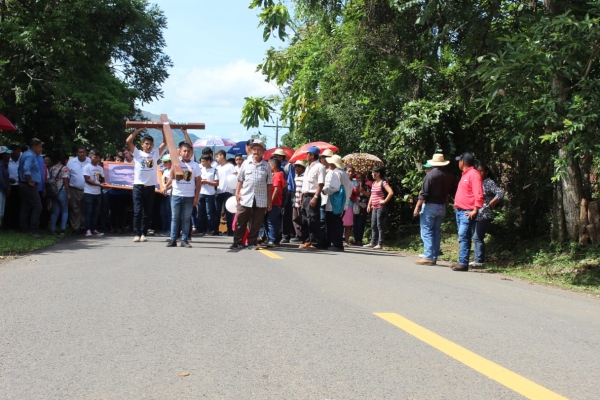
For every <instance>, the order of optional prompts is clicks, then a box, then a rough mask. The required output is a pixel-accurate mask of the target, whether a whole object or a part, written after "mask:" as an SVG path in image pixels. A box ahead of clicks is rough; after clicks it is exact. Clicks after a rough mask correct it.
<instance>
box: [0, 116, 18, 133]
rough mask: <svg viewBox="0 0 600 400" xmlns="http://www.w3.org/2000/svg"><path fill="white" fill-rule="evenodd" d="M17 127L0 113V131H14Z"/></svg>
mask: <svg viewBox="0 0 600 400" xmlns="http://www.w3.org/2000/svg"><path fill="white" fill-rule="evenodd" d="M16 130H17V128H15V126H14V125H13V124H12V122H10V121H9V120H8V118H6V117H5V116H4V115H2V114H0V131H16Z"/></svg>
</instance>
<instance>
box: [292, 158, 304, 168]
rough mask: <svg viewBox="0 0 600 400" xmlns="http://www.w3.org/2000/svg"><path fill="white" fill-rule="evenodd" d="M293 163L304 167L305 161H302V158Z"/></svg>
mask: <svg viewBox="0 0 600 400" xmlns="http://www.w3.org/2000/svg"><path fill="white" fill-rule="evenodd" d="M294 165H299V166H301V167H303V168H306V161H304V160H298V161H296V162H295V163H294Z"/></svg>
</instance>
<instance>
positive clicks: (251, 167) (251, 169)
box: [230, 140, 273, 250]
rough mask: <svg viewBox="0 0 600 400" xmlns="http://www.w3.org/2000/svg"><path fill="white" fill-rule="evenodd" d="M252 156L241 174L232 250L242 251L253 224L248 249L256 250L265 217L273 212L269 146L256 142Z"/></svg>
mask: <svg viewBox="0 0 600 400" xmlns="http://www.w3.org/2000/svg"><path fill="white" fill-rule="evenodd" d="M250 146H251V149H252V150H251V151H252V156H251V158H249V159H248V160H246V161H245V162H244V163H243V164H242V167H241V169H240V172H239V174H238V183H237V188H236V192H235V198H236V200H237V204H238V212H237V216H236V224H235V232H234V234H233V244H232V245H231V246H230V249H232V250H239V249H241V248H242V245H241V243H242V239H243V237H244V234H245V231H246V226H247V225H248V223H250V233H249V234H248V248H249V249H256V248H257V247H256V244H257V239H258V231H259V230H260V227H261V225H262V223H263V221H264V218H265V214H266V213H267V211H270V210H271V204H272V203H271V201H272V199H271V197H270V196H269V194H270V193H271V186H272V183H273V181H272V179H273V178H272V174H271V167H270V166H269V164H268V163H267V162H266V161H263V159H262V156H263V153H264V152H265V145H264V143H263V142H261V141H260V140H254V141H253V142H252V144H251V145H250Z"/></svg>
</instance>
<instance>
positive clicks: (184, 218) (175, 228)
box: [171, 196, 194, 241]
mask: <svg viewBox="0 0 600 400" xmlns="http://www.w3.org/2000/svg"><path fill="white" fill-rule="evenodd" d="M193 207H194V198H193V197H183V196H171V215H172V219H171V240H172V241H175V239H177V234H178V233H179V226H180V224H181V240H182V241H186V240H188V233H189V231H190V220H191V216H192V208H193Z"/></svg>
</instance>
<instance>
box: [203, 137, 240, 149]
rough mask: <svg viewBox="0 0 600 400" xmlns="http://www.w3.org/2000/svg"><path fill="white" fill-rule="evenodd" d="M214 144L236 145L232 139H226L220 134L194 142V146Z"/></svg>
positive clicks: (210, 145)
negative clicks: (219, 135)
mask: <svg viewBox="0 0 600 400" xmlns="http://www.w3.org/2000/svg"><path fill="white" fill-rule="evenodd" d="M213 146H235V142H234V141H233V140H231V139H225V138H221V137H218V136H211V137H207V138H201V139H198V140H196V142H194V147H213Z"/></svg>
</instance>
